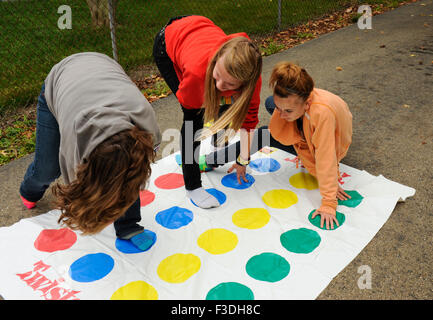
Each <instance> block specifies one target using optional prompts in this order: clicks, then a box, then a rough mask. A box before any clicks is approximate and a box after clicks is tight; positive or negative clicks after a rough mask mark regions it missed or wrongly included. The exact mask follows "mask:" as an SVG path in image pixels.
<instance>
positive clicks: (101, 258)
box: [69, 253, 114, 282]
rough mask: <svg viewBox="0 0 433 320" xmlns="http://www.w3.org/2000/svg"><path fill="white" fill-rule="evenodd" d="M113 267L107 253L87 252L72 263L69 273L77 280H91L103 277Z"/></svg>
mask: <svg viewBox="0 0 433 320" xmlns="http://www.w3.org/2000/svg"><path fill="white" fill-rule="evenodd" d="M113 267H114V260H113V258H112V257H110V256H109V255H108V254H105V253H94V254H87V255H85V256H82V257H81V258H79V259H78V260H75V262H74V263H72V265H71V267H70V268H69V275H70V277H71V278H72V280H75V281H78V282H92V281H96V280H99V279H102V278H103V277H105V276H106V275H107V274H109V273H110V272H111V270H113Z"/></svg>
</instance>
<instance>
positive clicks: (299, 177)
mask: <svg viewBox="0 0 433 320" xmlns="http://www.w3.org/2000/svg"><path fill="white" fill-rule="evenodd" d="M289 182H290V184H291V185H292V186H294V187H295V188H298V189H307V190H314V189H317V188H319V184H318V182H317V179H316V178H315V177H314V176H313V175H311V174H309V173H305V172H299V173H297V174H294V175H293V176H291V177H290V179H289Z"/></svg>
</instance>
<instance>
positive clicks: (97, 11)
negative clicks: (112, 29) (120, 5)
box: [86, 0, 118, 28]
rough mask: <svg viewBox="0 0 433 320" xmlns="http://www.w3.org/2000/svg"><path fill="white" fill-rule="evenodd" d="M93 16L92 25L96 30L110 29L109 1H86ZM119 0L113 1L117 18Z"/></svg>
mask: <svg viewBox="0 0 433 320" xmlns="http://www.w3.org/2000/svg"><path fill="white" fill-rule="evenodd" d="M86 2H87V5H88V6H89V9H90V14H91V16H92V25H93V27H95V28H101V27H108V26H109V25H110V18H109V16H108V0H86ZM117 2H118V0H112V3H113V13H114V16H116V14H115V12H116V7H117Z"/></svg>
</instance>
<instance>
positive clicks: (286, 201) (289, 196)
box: [262, 189, 298, 209]
mask: <svg viewBox="0 0 433 320" xmlns="http://www.w3.org/2000/svg"><path fill="white" fill-rule="evenodd" d="M262 200H263V202H264V203H266V204H267V205H268V206H270V207H271V208H276V209H285V208H288V207H290V206H292V205H294V204H295V203H297V202H298V196H297V195H296V193H294V192H293V191H290V190H285V189H275V190H271V191H268V192H266V193H265V194H264V195H263V197H262Z"/></svg>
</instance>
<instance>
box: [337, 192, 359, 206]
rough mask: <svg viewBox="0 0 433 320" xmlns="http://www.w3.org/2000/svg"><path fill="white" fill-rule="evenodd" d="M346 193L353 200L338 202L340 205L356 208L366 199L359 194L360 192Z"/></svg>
mask: <svg viewBox="0 0 433 320" xmlns="http://www.w3.org/2000/svg"><path fill="white" fill-rule="evenodd" d="M345 191H346V193H347V194H348V195H349V196H351V198H350V199H347V200H338V204H339V205H342V206H346V207H350V208H355V207H356V206H358V205H359V204H360V203H361V201H362V199H364V197H363V196H361V195H360V194H359V193H358V191H355V190H345Z"/></svg>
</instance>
